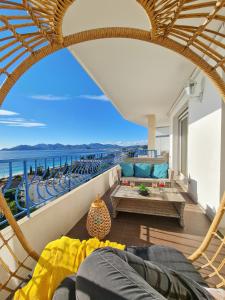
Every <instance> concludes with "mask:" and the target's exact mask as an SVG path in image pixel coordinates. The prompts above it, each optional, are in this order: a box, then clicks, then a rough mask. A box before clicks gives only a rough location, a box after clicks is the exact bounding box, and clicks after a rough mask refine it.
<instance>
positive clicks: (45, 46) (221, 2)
mask: <svg viewBox="0 0 225 300" xmlns="http://www.w3.org/2000/svg"><path fill="white" fill-rule="evenodd" d="M136 1H137V2H138V3H139V4H140V5H141V6H142V7H143V9H144V10H145V12H146V13H147V15H148V17H149V21H150V23H151V26H152V28H151V29H150V28H149V31H144V30H138V29H134V28H121V27H113V28H99V29H94V30H87V31H84V32H80V33H76V34H72V35H69V36H66V37H63V35H62V22H63V17H64V15H65V13H66V11H67V9H68V8H69V6H70V5H71V4H72V3H74V2H76V0H11V1H8V0H0V13H1V12H3V14H1V15H0V32H2V35H3V37H2V38H0V50H1V52H2V54H0V75H4V76H5V77H6V78H5V81H4V82H3V84H2V86H1V87H0V105H1V104H2V102H3V101H4V99H5V97H6V96H7V94H8V92H9V91H10V89H11V88H12V86H13V85H14V84H15V83H16V82H17V80H18V79H19V78H20V76H21V75H22V74H23V73H25V72H26V71H27V70H28V69H29V68H30V67H31V66H32V65H34V64H35V63H36V62H38V61H39V60H40V59H42V58H43V57H45V56H47V55H49V54H51V53H53V52H55V51H57V50H59V49H62V48H65V47H68V46H70V45H73V44H78V43H81V42H85V41H91V40H95V39H103V38H129V39H138V40H141V41H145V42H150V43H154V44H157V45H160V46H162V47H165V48H168V49H170V50H172V51H174V52H176V53H178V54H180V55H182V56H184V57H185V58H187V59H189V60H190V61H192V62H193V63H194V64H195V65H196V66H198V67H199V68H200V69H201V70H203V71H204V73H205V74H206V75H207V76H208V77H209V78H210V79H211V80H212V81H213V83H214V84H215V86H216V87H217V88H218V89H219V92H220V94H221V96H222V97H223V99H225V82H224V79H223V78H222V75H221V76H220V73H221V70H222V71H225V57H224V55H223V52H225V45H224V43H223V42H221V41H220V40H219V39H224V38H225V34H224V33H222V32H219V31H218V30H215V28H211V27H209V26H210V24H212V22H215V21H216V22H217V23H219V25H221V26H222V24H223V22H224V21H225V16H224V15H225V8H224V7H225V0H217V1H208V0H205V2H202V1H201V0H136ZM6 10H9V11H10V12H12V14H4V12H5V11H6ZM202 10H203V11H202ZM181 20H182V22H183V23H182V24H180V21H181ZM184 20H199V22H200V25H199V26H193V25H192V23H191V22H188V21H187V22H186V23H185V22H184ZM1 23H2V24H1ZM30 28H32V30H30ZM21 29H22V32H21V31H19V30H21ZM7 32H9V33H8V34H7ZM215 47H216V49H215ZM18 52H19V53H18ZM202 56H204V57H202ZM11 69H12V71H11Z"/></svg>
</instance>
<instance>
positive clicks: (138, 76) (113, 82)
mask: <svg viewBox="0 0 225 300" xmlns="http://www.w3.org/2000/svg"><path fill="white" fill-rule="evenodd" d="M107 26H108V27H110V26H126V27H135V28H141V29H146V30H149V28H150V24H149V21H148V18H147V15H146V13H145V11H144V9H143V8H142V7H141V6H140V5H139V4H138V3H137V2H136V0H123V1H121V0H91V1H90V0H76V1H75V2H74V3H73V4H72V5H71V7H70V8H69V10H68V11H67V13H66V15H65V17H64V21H63V33H64V35H68V34H72V33H75V32H79V31H82V30H86V29H93V28H99V27H107ZM69 49H70V51H71V52H72V54H73V55H74V56H75V57H76V59H77V60H78V61H79V62H80V63H81V65H82V66H83V67H84V68H85V69H86V71H87V72H88V73H89V74H90V76H91V77H92V78H93V79H94V80H95V82H96V83H97V84H98V85H99V87H100V88H101V89H102V91H103V92H104V93H105V94H106V95H107V96H108V97H109V99H110V100H111V101H112V103H113V104H114V105H115V106H116V107H117V109H118V110H119V111H120V113H121V114H122V115H123V116H124V118H125V119H127V120H130V121H133V122H135V123H137V124H140V125H144V126H147V118H146V116H147V115H149V114H156V120H157V125H158V126H165V125H168V116H167V112H168V111H169V109H170V107H171V105H172V103H173V102H174V101H175V99H176V98H177V97H178V95H179V94H180V92H181V90H182V89H183V87H184V85H185V84H186V82H187V80H188V78H189V76H190V74H191V73H192V71H193V70H194V66H193V65H192V64H191V63H190V62H188V61H187V60H185V59H184V58H183V57H181V56H178V55H177V54H175V53H173V52H171V51H169V50H167V49H164V48H162V47H159V46H156V45H153V44H150V43H146V42H142V41H137V40H130V39H104V40H95V41H89V42H85V43H82V44H79V45H74V46H71V47H70V48H69Z"/></svg>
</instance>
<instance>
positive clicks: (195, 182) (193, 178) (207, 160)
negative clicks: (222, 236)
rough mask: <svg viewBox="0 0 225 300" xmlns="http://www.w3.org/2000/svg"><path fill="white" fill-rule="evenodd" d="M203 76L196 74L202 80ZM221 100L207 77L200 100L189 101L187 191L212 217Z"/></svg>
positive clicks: (215, 204) (216, 191)
mask: <svg viewBox="0 0 225 300" xmlns="http://www.w3.org/2000/svg"><path fill="white" fill-rule="evenodd" d="M201 77H202V75H199V76H198V78H197V79H198V80H201ZM221 106H222V102H221V99H220V96H219V94H218V93H217V90H216V89H215V87H214V86H212V84H211V82H210V81H209V80H208V79H205V87H204V93H203V98H202V101H201V102H199V101H198V100H196V99H193V100H190V101H189V128H188V130H189V132H188V174H189V193H190V194H191V196H192V198H193V199H194V200H196V201H198V202H199V203H200V204H201V205H202V206H203V207H204V208H205V209H206V211H207V213H208V215H209V216H211V217H213V215H214V213H215V212H216V210H217V208H218V206H219V203H220V197H221V195H220V163H221V121H222V110H221Z"/></svg>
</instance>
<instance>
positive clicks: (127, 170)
mask: <svg viewBox="0 0 225 300" xmlns="http://www.w3.org/2000/svg"><path fill="white" fill-rule="evenodd" d="M120 166H121V169H122V176H124V177H133V176H134V165H133V164H132V163H121V164H120Z"/></svg>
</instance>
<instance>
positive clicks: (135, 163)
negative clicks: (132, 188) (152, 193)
mask: <svg viewBox="0 0 225 300" xmlns="http://www.w3.org/2000/svg"><path fill="white" fill-rule="evenodd" d="M118 177H119V182H122V181H129V182H135V183H136V184H141V183H144V184H146V185H151V184H152V183H159V182H163V183H165V185H168V186H170V187H171V186H173V183H174V170H172V169H170V168H169V164H168V162H166V161H156V162H154V160H151V161H150V160H140V159H136V158H134V159H133V160H129V161H125V162H123V163H121V164H120V166H119V168H118Z"/></svg>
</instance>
